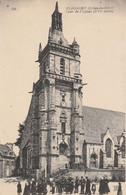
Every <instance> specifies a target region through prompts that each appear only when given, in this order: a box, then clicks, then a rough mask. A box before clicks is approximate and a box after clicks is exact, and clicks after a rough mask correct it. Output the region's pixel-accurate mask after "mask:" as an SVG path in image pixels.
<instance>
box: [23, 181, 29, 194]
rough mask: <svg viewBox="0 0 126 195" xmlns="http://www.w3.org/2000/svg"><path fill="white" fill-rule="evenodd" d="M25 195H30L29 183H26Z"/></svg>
mask: <svg viewBox="0 0 126 195" xmlns="http://www.w3.org/2000/svg"><path fill="white" fill-rule="evenodd" d="M23 195H30V185H29V183H28V182H26V183H25V187H24V193H23Z"/></svg>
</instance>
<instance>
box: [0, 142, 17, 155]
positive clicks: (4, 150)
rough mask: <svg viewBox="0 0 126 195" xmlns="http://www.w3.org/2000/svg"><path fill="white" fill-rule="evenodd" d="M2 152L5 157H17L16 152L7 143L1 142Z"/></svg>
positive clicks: (0, 151)
mask: <svg viewBox="0 0 126 195" xmlns="http://www.w3.org/2000/svg"><path fill="white" fill-rule="evenodd" d="M10 153H12V154H10ZM0 154H1V155H2V156H4V157H15V154H14V152H13V151H12V150H11V149H10V148H9V147H8V146H7V145H3V144H0Z"/></svg>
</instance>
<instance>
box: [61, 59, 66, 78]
mask: <svg viewBox="0 0 126 195" xmlns="http://www.w3.org/2000/svg"><path fill="white" fill-rule="evenodd" d="M60 74H62V75H65V60H64V58H61V59H60Z"/></svg>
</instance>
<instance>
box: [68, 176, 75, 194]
mask: <svg viewBox="0 0 126 195" xmlns="http://www.w3.org/2000/svg"><path fill="white" fill-rule="evenodd" d="M73 188H74V183H73V179H72V178H71V179H70V181H69V192H70V194H72V193H73Z"/></svg>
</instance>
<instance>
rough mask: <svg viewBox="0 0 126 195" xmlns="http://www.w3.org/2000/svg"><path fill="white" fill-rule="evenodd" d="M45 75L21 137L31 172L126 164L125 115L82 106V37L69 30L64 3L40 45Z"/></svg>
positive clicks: (26, 168) (25, 167) (37, 86)
mask: <svg viewBox="0 0 126 195" xmlns="http://www.w3.org/2000/svg"><path fill="white" fill-rule="evenodd" d="M37 62H38V63H39V79H38V81H37V82H36V83H34V84H33V91H32V99H31V104H30V107H29V111H28V115H27V117H26V120H25V122H24V124H23V125H22V126H23V130H22V133H21V137H20V138H21V139H20V152H19V153H20V168H21V169H22V170H23V172H24V173H25V174H29V173H30V172H36V171H37V170H38V171H44V170H45V171H47V173H49V174H50V173H52V172H53V171H55V170H57V169H58V168H60V167H63V166H64V165H65V164H66V163H67V164H70V165H71V166H73V165H74V164H75V163H83V165H84V167H90V168H96V169H97V168H98V169H104V168H107V167H108V166H113V167H121V166H123V167H124V166H125V131H124V128H125V114H124V113H121V112H114V111H108V110H104V109H97V108H90V107H86V106H83V105H82V98H83V93H82V88H83V85H84V84H83V80H82V75H81V73H80V52H79V45H78V43H77V42H76V40H75V39H74V40H73V43H72V44H69V43H68V41H67V40H66V39H65V37H64V35H63V25H62V13H60V12H59V9H58V3H56V6H55V10H54V12H53V14H52V23H51V27H50V28H49V35H48V42H47V45H46V46H45V48H43V49H42V46H41V44H40V45H39V55H38V60H37Z"/></svg>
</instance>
